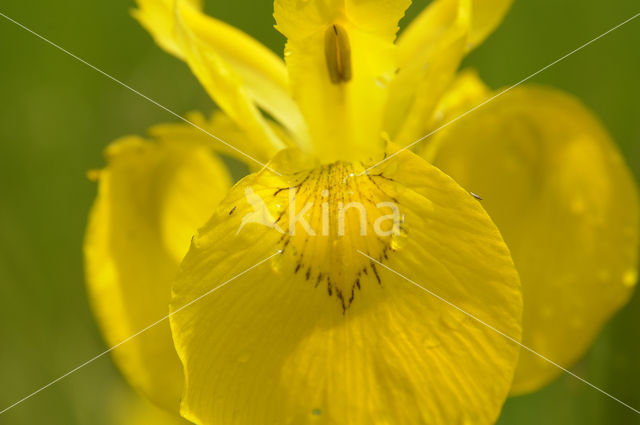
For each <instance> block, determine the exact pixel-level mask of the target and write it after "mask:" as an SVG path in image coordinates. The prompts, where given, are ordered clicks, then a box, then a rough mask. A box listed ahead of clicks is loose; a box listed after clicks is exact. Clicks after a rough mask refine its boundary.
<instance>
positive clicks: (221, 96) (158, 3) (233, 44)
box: [134, 0, 308, 144]
mask: <svg viewBox="0 0 640 425" xmlns="http://www.w3.org/2000/svg"><path fill="white" fill-rule="evenodd" d="M137 3H138V7H139V9H137V10H135V11H134V16H135V17H136V18H137V19H138V20H139V21H140V22H141V23H142V25H143V26H144V27H145V28H146V29H147V30H148V31H149V32H150V33H151V34H152V35H153V37H154V38H155V39H156V41H157V43H158V44H159V45H160V46H161V47H163V48H164V49H165V50H167V51H168V52H169V53H171V54H173V55H175V56H177V57H179V58H181V59H184V60H186V61H187V62H188V63H189V65H190V66H191V67H192V69H193V71H194V73H195V74H196V76H197V77H198V78H199V79H200V81H201V82H202V83H203V85H204V86H205V87H206V88H207V90H208V91H209V94H210V95H211V96H212V97H213V99H214V100H216V101H217V102H219V103H220V104H221V106H223V105H222V104H224V105H225V106H223V107H226V108H229V107H230V106H229V100H228V99H227V97H228V94H226V93H225V91H228V90H230V89H233V82H232V81H227V82H226V84H225V85H222V84H212V82H211V78H214V79H220V78H222V77H226V75H225V74H226V73H231V74H234V75H235V76H236V78H237V80H238V81H239V82H240V83H241V85H242V88H243V89H244V90H246V94H245V93H243V94H245V95H248V96H249V97H250V99H252V100H253V101H255V103H256V104H257V105H258V106H260V107H261V108H263V109H264V110H266V111H267V112H269V113H270V114H271V116H273V117H274V118H276V119H277V120H278V121H279V122H280V123H282V125H283V126H284V127H285V128H287V129H288V130H289V132H290V133H291V134H292V136H293V138H294V139H296V140H298V141H299V142H300V143H303V144H304V143H306V141H307V139H308V134H307V130H306V126H305V123H304V120H303V119H302V115H301V113H300V110H299V109H298V106H297V105H296V103H295V102H294V101H293V99H292V97H291V95H290V93H289V78H288V75H287V69H286V66H285V64H284V62H283V60H282V59H281V58H279V57H278V56H277V55H275V54H274V53H273V52H272V51H271V50H269V49H268V48H267V47H265V46H264V45H262V44H261V43H260V42H258V41H257V40H255V39H253V38H251V37H250V36H249V35H247V34H245V33H244V32H242V31H240V30H238V29H236V28H234V27H232V26H230V25H228V24H226V23H224V22H222V21H219V20H217V19H214V18H212V17H210V16H207V15H206V14H204V13H203V12H202V11H201V8H200V3H201V2H200V1H197V0H138V1H137ZM177 13H178V14H179V17H180V20H179V22H176V14H177ZM181 26H183V27H184V28H182V29H181V28H180V27H181ZM184 31H188V32H189V34H190V39H192V40H194V41H193V42H190V43H189V45H186V46H185V44H184V43H183V42H182V40H181V37H180V32H184ZM195 40H197V41H195ZM191 49H196V50H199V51H200V52H199V53H198V54H197V55H195V56H196V57H195V58H194V57H193V56H194V55H193V54H192V53H190V52H189V51H188V50H191ZM200 57H201V59H198V58H200ZM209 57H211V58H209ZM199 60H202V61H205V62H206V63H205V66H212V68H213V69H210V70H207V71H208V72H205V71H203V70H202V69H201V66H202V65H201V64H200V63H199ZM194 61H196V62H195V63H194ZM208 73H213V77H210V76H209V75H207V74H208ZM227 79H231V77H227ZM225 86H226V87H225ZM236 90H239V89H238V88H236ZM227 112H228V113H229V114H231V115H232V116H233V112H232V111H230V110H227ZM239 118H241V117H239Z"/></svg>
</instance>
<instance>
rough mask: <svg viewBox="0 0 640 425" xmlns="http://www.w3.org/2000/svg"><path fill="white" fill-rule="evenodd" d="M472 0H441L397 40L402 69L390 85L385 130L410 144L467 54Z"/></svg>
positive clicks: (401, 142) (422, 131)
mask: <svg viewBox="0 0 640 425" xmlns="http://www.w3.org/2000/svg"><path fill="white" fill-rule="evenodd" d="M470 15H471V0H438V1H435V2H433V3H431V4H430V5H429V7H427V8H426V9H425V11H424V12H423V13H422V14H421V15H420V16H419V17H418V18H417V20H416V21H415V22H414V23H412V24H411V25H410V26H409V27H408V28H407V30H406V31H405V32H403V33H402V35H401V36H400V38H399V40H398V62H399V71H398V73H397V76H396V78H395V79H394V80H393V82H392V84H391V90H390V91H391V97H390V100H389V103H388V105H387V107H386V114H385V129H386V130H387V131H388V132H389V134H390V135H391V137H392V138H393V140H394V141H395V142H396V143H397V144H400V145H407V144H410V143H412V142H414V141H415V140H417V139H419V138H420V137H422V136H424V135H425V134H426V131H427V126H426V125H425V124H426V123H427V122H428V120H425V117H430V116H431V115H432V114H433V110H434V108H435V106H436V105H437V103H438V100H439V99H440V97H441V96H442V94H443V93H444V91H445V90H446V89H447V87H448V86H449V84H450V83H451V81H452V80H453V78H454V76H455V73H456V71H457V69H458V67H459V65H460V62H461V61H462V58H463V57H464V55H465V54H466V51H467V45H468V38H469V32H470V30H471V29H470V26H471V23H470Z"/></svg>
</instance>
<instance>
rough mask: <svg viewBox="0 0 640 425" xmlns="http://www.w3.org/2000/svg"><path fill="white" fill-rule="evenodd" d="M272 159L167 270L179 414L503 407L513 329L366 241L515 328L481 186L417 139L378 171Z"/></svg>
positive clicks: (392, 413)
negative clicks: (462, 179)
mask: <svg viewBox="0 0 640 425" xmlns="http://www.w3.org/2000/svg"><path fill="white" fill-rule="evenodd" d="M270 167H272V168H274V169H276V170H278V171H279V172H280V173H281V174H282V176H277V175H275V174H274V173H272V172H270V171H268V170H263V171H261V172H260V173H258V174H253V175H251V176H249V177H247V178H246V179H244V180H242V182H241V183H240V184H238V185H236V186H235V187H234V188H233V189H232V190H231V191H230V193H229V195H228V197H227V198H226V199H225V200H224V201H222V202H221V204H220V207H219V209H218V212H217V214H216V215H215V216H214V217H213V218H212V219H211V221H210V222H209V223H208V224H207V225H206V226H204V227H203V228H202V229H201V230H200V231H199V234H198V236H197V237H196V238H195V239H194V241H193V245H192V248H191V250H190V251H189V253H188V254H187V256H186V258H185V260H184V262H183V263H182V266H181V273H180V275H179V276H178V278H177V281H176V283H175V284H174V286H173V291H174V297H173V300H172V304H171V305H172V311H173V312H174V314H173V315H172V317H171V323H172V332H173V335H174V340H175V343H176V349H177V351H178V353H179V356H180V358H181V360H182V362H183V365H184V367H185V376H186V388H185V394H184V399H183V404H182V414H183V415H184V416H185V417H186V418H187V419H190V420H192V421H194V422H196V423H199V424H221V423H229V424H236V425H244V424H247V425H248V424H251V425H260V424H409V425H410V424H423V423H430V424H434V425H435V424H447V425H450V424H463V423H473V424H478V425H482V424H492V423H494V421H495V419H496V417H497V415H498V412H499V409H500V407H501V405H502V403H503V402H504V399H505V397H506V395H507V393H508V390H509V387H510V384H511V379H512V373H513V370H514V368H515V365H516V363H517V357H518V352H519V347H518V345H516V344H514V343H513V342H511V341H509V340H508V339H506V338H505V337H503V336H502V335H499V334H497V333H496V332H494V331H492V330H490V329H488V328H487V327H485V326H483V325H481V324H479V323H477V322H476V321H474V320H473V319H471V318H469V317H467V316H466V315H465V314H463V313H461V312H460V311H458V310H456V309H455V308H453V307H451V306H449V305H447V304H446V303H444V302H442V301H440V300H438V299H437V298H435V297H433V296H431V295H429V294H428V293H426V292H425V291H423V290H422V289H420V288H419V287H417V286H415V285H413V284H412V283H410V282H409V281H407V280H405V279H402V278H400V277H398V275H396V274H394V273H392V272H390V271H389V270H387V269H385V268H384V267H383V266H380V265H378V264H377V263H375V262H374V261H372V260H370V259H369V258H367V257H365V256H364V255H363V254H361V253H360V252H358V250H361V251H362V252H364V253H366V254H367V255H370V256H372V257H373V258H375V259H377V260H378V261H381V262H382V263H383V264H384V265H386V266H388V267H390V268H392V269H394V270H397V271H398V272H400V273H402V274H404V275H406V276H407V277H408V278H411V279H413V280H415V282H417V283H419V284H420V285H423V286H424V288H427V289H429V290H431V291H433V292H434V293H437V294H438V295H439V296H441V297H444V298H445V299H447V300H449V301H450V302H452V303H455V304H456V305H458V306H460V308H463V309H464V310H465V311H467V312H469V313H470V314H473V315H474V316H475V317H477V318H479V319H481V320H484V321H485V322H487V323H489V324H491V325H492V326H495V327H496V328H498V329H500V330H501V331H502V332H504V333H505V334H507V335H510V336H511V337H513V338H515V339H519V335H520V314H521V299H520V290H519V281H518V276H517V273H516V271H515V268H514V266H513V263H512V261H511V258H510V255H509V252H508V250H507V248H506V246H505V244H504V242H503V241H502V239H501V237H500V235H499V233H498V231H497V229H496V228H495V226H494V225H493V224H492V222H491V220H490V219H489V217H488V216H487V214H486V213H485V212H484V210H483V209H482V207H481V206H480V204H479V203H478V201H477V200H476V199H474V198H473V197H472V196H471V195H470V194H469V193H468V192H466V191H464V190H463V189H462V188H460V187H459V186H458V185H457V184H456V183H455V182H453V180H451V179H450V178H448V177H447V176H446V175H444V174H443V173H441V172H440V171H438V170H437V169H436V168H435V167H433V166H431V165H429V164H428V163H427V162H426V161H423V160H421V159H420V158H418V157H416V156H414V155H413V154H410V153H407V152H404V153H401V154H399V155H397V156H395V157H393V158H392V159H391V160H389V161H387V162H386V163H384V164H383V165H382V166H380V168H379V169H376V175H370V176H369V175H362V176H358V173H359V172H361V171H362V170H363V167H362V165H354V164H352V163H346V162H336V163H331V164H327V165H322V166H317V165H314V163H313V162H312V161H310V160H308V159H307V158H301V157H300V156H299V155H297V154H296V153H295V152H291V151H285V152H283V153H281V154H279V155H278V156H277V157H276V158H275V159H274V161H273V162H272V163H270ZM289 188H291V190H290V189H289ZM292 196H293V197H295V199H296V204H295V205H296V206H295V208H294V209H293V211H289V206H290V205H291V203H290V200H291V197H292ZM308 202H310V203H312V204H311V206H310V207H307V206H306V205H307V203H308ZM351 202H354V203H356V204H355V206H353V207H352V208H350V209H348V210H347V211H346V212H344V210H342V211H343V212H342V213H341V212H340V211H341V207H340V204H341V203H342V205H343V206H344V208H347V205H350V203H351ZM381 202H386V203H387V204H385V205H380V203H381ZM358 205H360V207H358ZM391 205H396V206H397V207H398V214H397V215H396V216H394V215H393V214H392V212H393V207H392V206H391ZM360 208H362V210H364V211H365V212H366V218H367V219H368V220H362V221H361V220H360V214H361V210H360ZM294 214H295V216H294ZM300 214H301V217H302V218H303V219H304V221H300V220H298V221H296V220H295V219H294V217H298V216H299V215H300ZM341 214H342V216H343V217H344V221H343V220H341V219H340V217H341ZM389 215H390V216H391V217H392V219H391V220H390V219H389V217H385V216H389ZM341 223H344V224H343V225H342V227H341ZM361 225H364V229H365V230H364V232H363V231H362V227H361ZM307 228H308V229H311V231H312V232H315V236H311V232H309V231H308V230H305V229H307ZM341 228H342V233H341V230H340V229H341ZM292 230H293V231H294V232H292ZM361 232H363V233H361ZM293 233H295V234H293ZM277 250H281V251H282V253H281V254H276V255H275V256H274V257H272V258H269V257H271V256H273V255H274V253H276V252H277ZM265 259H268V260H267V261H266V262H265V261H264V260H265ZM256 264H257V265H256ZM211 291H215V292H211ZM207 293H208V295H206V296H204V297H202V298H200V299H199V300H198V301H197V302H195V303H193V304H191V305H189V306H188V307H184V306H185V305H187V304H188V303H190V302H192V301H193V300H194V299H197V298H198V297H201V296H202V295H203V294H207ZM183 307H184V308H183Z"/></svg>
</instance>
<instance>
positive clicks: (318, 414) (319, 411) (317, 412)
mask: <svg viewBox="0 0 640 425" xmlns="http://www.w3.org/2000/svg"><path fill="white" fill-rule="evenodd" d="M311 414H312V415H314V416H320V415H322V409H318V408H316V409H313V410H312V411H311Z"/></svg>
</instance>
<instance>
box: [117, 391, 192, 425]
mask: <svg viewBox="0 0 640 425" xmlns="http://www.w3.org/2000/svg"><path fill="white" fill-rule="evenodd" d="M113 399H114V400H113V402H112V406H111V408H110V409H109V413H110V415H109V416H110V417H111V420H110V421H109V423H110V424H112V425H188V424H189V423H190V422H187V421H186V420H184V419H182V418H181V417H180V416H179V415H178V414H176V413H169V412H167V411H165V410H162V409H160V408H158V407H157V406H155V405H154V404H152V403H149V401H147V400H145V399H144V398H142V397H140V396H138V395H136V394H132V392H131V390H130V389H128V388H127V389H126V390H120V391H118V392H117V393H116V395H115V396H114V397H113Z"/></svg>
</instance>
